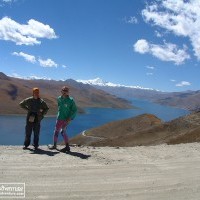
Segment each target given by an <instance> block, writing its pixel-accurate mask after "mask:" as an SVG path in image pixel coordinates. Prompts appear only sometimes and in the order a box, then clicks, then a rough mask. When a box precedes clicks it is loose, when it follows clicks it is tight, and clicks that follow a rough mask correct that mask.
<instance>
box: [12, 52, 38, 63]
mask: <svg viewBox="0 0 200 200" xmlns="http://www.w3.org/2000/svg"><path fill="white" fill-rule="evenodd" d="M12 55H15V56H20V57H23V58H24V59H25V60H26V61H28V62H31V63H36V59H35V56H33V55H29V54H26V53H23V52H19V53H17V52H13V53H12Z"/></svg>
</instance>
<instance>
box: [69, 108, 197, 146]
mask: <svg viewBox="0 0 200 200" xmlns="http://www.w3.org/2000/svg"><path fill="white" fill-rule="evenodd" d="M71 142H72V143H76V144H80V145H91V146H125V147H126V146H140V145H157V144H164V143H167V144H179V143H189V142H200V112H196V113H192V114H190V115H187V116H183V117H180V118H177V119H175V120H172V121H170V122H166V123H163V122H161V120H159V119H158V118H157V117H155V116H153V115H149V114H144V115H140V116H137V117H135V118H130V119H126V120H121V121H115V122H112V123H108V124H105V125H104V126H101V127H97V128H94V129H90V130H87V131H86V132H85V133H84V134H81V135H78V136H76V137H74V138H72V139H71Z"/></svg>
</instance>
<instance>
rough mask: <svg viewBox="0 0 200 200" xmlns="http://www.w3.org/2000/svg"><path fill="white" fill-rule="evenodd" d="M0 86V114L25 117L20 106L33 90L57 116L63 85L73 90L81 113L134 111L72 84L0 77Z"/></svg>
mask: <svg viewBox="0 0 200 200" xmlns="http://www.w3.org/2000/svg"><path fill="white" fill-rule="evenodd" d="M0 85H1V86H0V94H1V97H0V98H1V99H0V100H1V103H0V114H23V113H24V111H23V110H22V109H21V108H20V107H19V105H18V104H19V102H20V101H21V100H22V99H24V98H26V97H29V96H31V95H32V88H33V87H39V88H40V91H41V92H40V93H41V97H42V98H43V99H44V100H45V101H46V102H47V104H48V105H49V107H50V110H49V112H48V114H56V112H57V102H56V98H57V96H59V95H60V90H61V88H62V87H63V85H68V86H69V87H70V95H71V96H73V97H74V99H75V101H76V104H77V106H78V107H79V111H82V110H83V109H82V108H85V107H108V108H109V107H110V108H111V107H113V108H131V107H132V106H131V105H130V103H129V102H128V101H126V100H123V99H120V98H117V97H115V96H113V95H110V94H108V93H106V92H104V91H101V90H97V89H95V88H93V87H91V86H87V85H83V84H81V83H77V82H76V81H73V80H67V81H54V80H24V79H17V78H13V77H8V76H6V75H5V74H3V73H0Z"/></svg>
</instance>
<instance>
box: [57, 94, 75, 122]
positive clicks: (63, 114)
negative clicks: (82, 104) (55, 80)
mask: <svg viewBox="0 0 200 200" xmlns="http://www.w3.org/2000/svg"><path fill="white" fill-rule="evenodd" d="M57 102H58V115H57V119H58V120H67V119H71V120H73V119H74V117H75V116H76V113H77V107H76V104H75V102H74V99H73V98H72V97H70V96H69V97H66V98H65V97H62V96H59V97H58V99H57Z"/></svg>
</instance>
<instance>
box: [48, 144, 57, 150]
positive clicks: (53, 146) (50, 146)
mask: <svg viewBox="0 0 200 200" xmlns="http://www.w3.org/2000/svg"><path fill="white" fill-rule="evenodd" d="M48 148H49V149H51V150H53V149H56V148H57V146H56V145H48Z"/></svg>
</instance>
